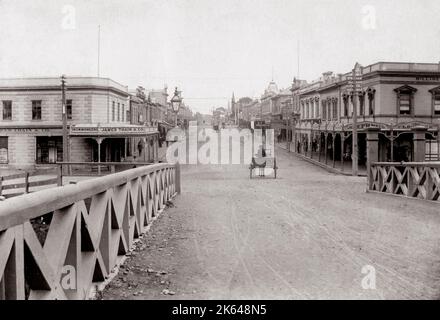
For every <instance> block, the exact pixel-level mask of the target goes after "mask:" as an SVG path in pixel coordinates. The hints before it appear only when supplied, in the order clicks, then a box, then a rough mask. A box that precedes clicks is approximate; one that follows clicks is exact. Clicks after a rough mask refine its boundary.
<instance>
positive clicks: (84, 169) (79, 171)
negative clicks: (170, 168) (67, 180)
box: [57, 162, 154, 176]
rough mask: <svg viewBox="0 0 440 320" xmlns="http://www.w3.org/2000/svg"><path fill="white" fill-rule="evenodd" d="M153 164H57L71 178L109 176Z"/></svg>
mask: <svg viewBox="0 0 440 320" xmlns="http://www.w3.org/2000/svg"><path fill="white" fill-rule="evenodd" d="M152 164H154V162H57V165H59V166H60V167H61V172H62V173H63V174H64V175H69V176H90V175H107V174H109V173H116V172H118V171H122V170H127V169H133V168H137V167H141V166H148V165H152Z"/></svg>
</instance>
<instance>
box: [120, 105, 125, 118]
mask: <svg viewBox="0 0 440 320" xmlns="http://www.w3.org/2000/svg"><path fill="white" fill-rule="evenodd" d="M124 116H125V105H122V114H121V118H122V119H121V120H122V121H124Z"/></svg>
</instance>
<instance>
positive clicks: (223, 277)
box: [102, 149, 440, 299]
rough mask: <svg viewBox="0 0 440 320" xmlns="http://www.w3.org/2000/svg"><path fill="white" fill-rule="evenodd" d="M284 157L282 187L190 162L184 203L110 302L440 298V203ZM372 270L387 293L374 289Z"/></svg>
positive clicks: (243, 172)
mask: <svg viewBox="0 0 440 320" xmlns="http://www.w3.org/2000/svg"><path fill="white" fill-rule="evenodd" d="M277 156H278V165H279V167H280V170H279V179H277V180H271V179H264V180H257V179H256V180H249V176H248V174H249V172H248V170H247V167H246V166H239V165H237V166H198V167H196V166H187V167H183V168H182V194H181V196H179V197H178V198H176V200H175V201H174V205H175V207H173V208H168V209H167V210H166V211H165V212H164V213H163V214H162V215H161V216H160V218H159V219H158V220H157V221H156V222H155V224H154V225H153V227H152V229H151V231H150V232H149V233H148V234H147V235H146V236H145V237H144V239H143V242H142V243H140V244H139V245H138V250H136V251H135V252H134V254H133V255H132V256H131V257H129V259H128V261H127V263H126V265H125V267H124V268H123V269H121V272H120V274H119V276H117V277H116V278H115V279H114V280H113V281H112V282H111V284H110V285H109V286H108V288H107V289H106V290H105V291H104V292H103V295H102V297H103V299H121V298H122V299H260V298H261V299H263V298H264V299H325V298H329V299H345V298H347V299H417V298H421V299H424V298H434V299H436V298H440V206H439V205H437V204H433V203H428V202H422V201H417V200H411V199H402V198H395V197H391V196H385V195H376V194H368V193H366V192H365V187H366V183H365V178H353V177H345V176H337V175H334V174H330V173H327V172H326V171H324V170H322V169H320V168H317V167H315V166H313V165H311V164H309V163H307V162H304V161H302V160H299V159H297V158H295V157H294V156H292V155H290V154H288V153H287V152H286V151H284V150H281V149H278V150H277ZM367 265H369V266H371V267H374V270H375V272H376V289H368V290H366V289H363V288H362V285H361V283H362V279H363V278H364V277H365V276H366V274H363V273H362V268H363V267H365V266H367ZM371 267H370V269H368V270H370V271H371V270H372V269H371ZM369 275H370V276H371V275H372V273H371V272H370V273H369ZM370 284H371V282H370ZM164 290H165V291H164Z"/></svg>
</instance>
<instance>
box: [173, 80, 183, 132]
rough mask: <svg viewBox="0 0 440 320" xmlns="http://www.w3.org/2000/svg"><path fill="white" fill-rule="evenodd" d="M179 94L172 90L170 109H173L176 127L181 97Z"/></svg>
mask: <svg viewBox="0 0 440 320" xmlns="http://www.w3.org/2000/svg"><path fill="white" fill-rule="evenodd" d="M180 94H181V92H180V91H178V90H177V87H176V89H175V90H174V96H173V97H172V98H171V107H172V108H173V112H174V113H175V124H176V127H177V113H178V112H179V109H180V106H181V104H182V97H181V96H180Z"/></svg>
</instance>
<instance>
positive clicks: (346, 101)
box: [344, 95, 348, 117]
mask: <svg viewBox="0 0 440 320" xmlns="http://www.w3.org/2000/svg"><path fill="white" fill-rule="evenodd" d="M344 116H345V117H348V95H344Z"/></svg>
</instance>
